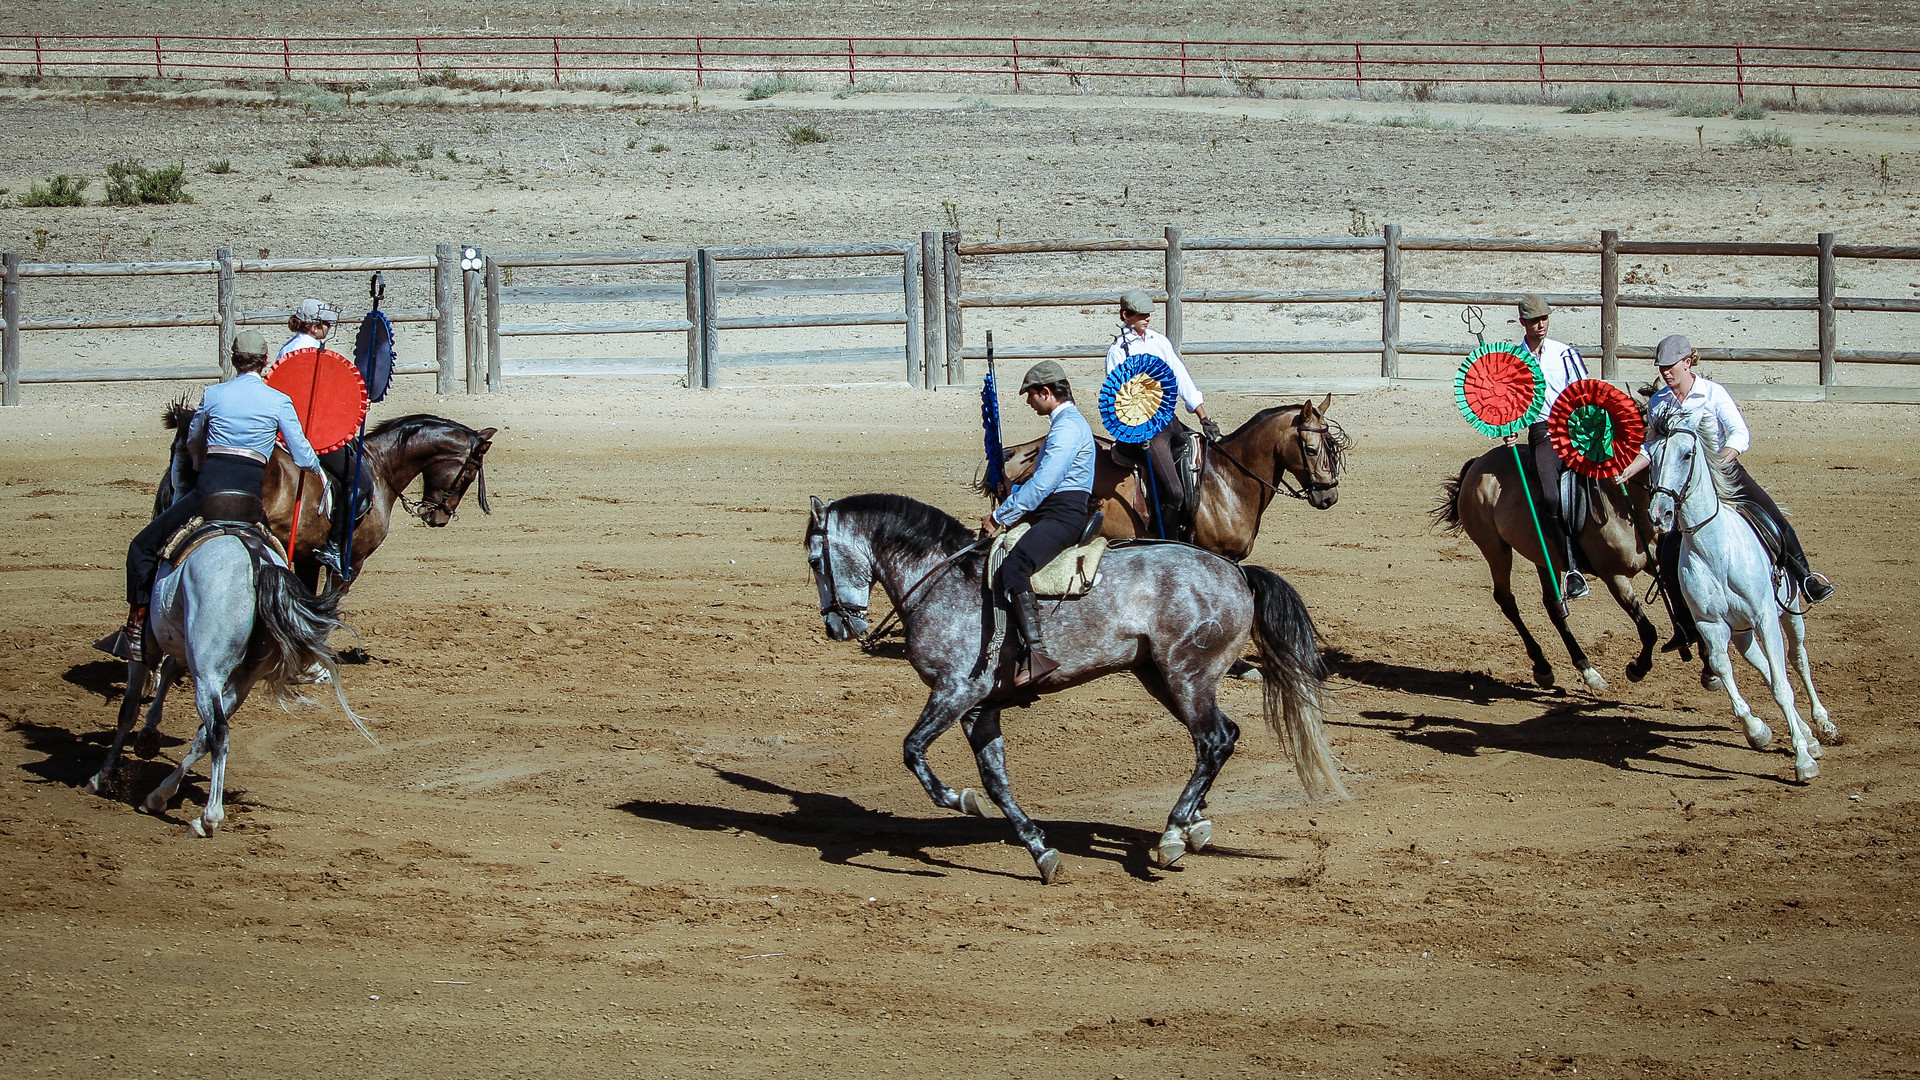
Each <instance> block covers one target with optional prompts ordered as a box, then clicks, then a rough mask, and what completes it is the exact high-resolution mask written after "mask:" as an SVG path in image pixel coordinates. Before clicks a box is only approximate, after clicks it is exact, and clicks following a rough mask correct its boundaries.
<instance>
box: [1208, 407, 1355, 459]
mask: <svg viewBox="0 0 1920 1080" xmlns="http://www.w3.org/2000/svg"><path fill="white" fill-rule="evenodd" d="M1305 408H1306V406H1304V405H1275V406H1274V407H1273V408H1271V409H1261V410H1260V411H1259V412H1257V413H1254V414H1253V415H1252V416H1250V417H1248V418H1247V422H1246V423H1244V424H1241V425H1240V426H1239V427H1237V428H1234V429H1233V433H1232V434H1230V435H1227V436H1226V437H1224V438H1222V439H1221V440H1220V441H1221V442H1227V441H1229V440H1232V439H1237V438H1239V437H1240V436H1241V435H1242V434H1244V433H1245V432H1247V431H1251V430H1252V429H1253V427H1254V426H1255V425H1256V424H1264V423H1266V422H1267V421H1269V420H1271V419H1273V418H1274V417H1275V416H1278V415H1279V414H1281V413H1284V412H1303V411H1304V410H1305ZM1320 423H1321V424H1322V425H1324V426H1325V427H1326V429H1327V434H1326V437H1325V438H1324V439H1322V440H1321V441H1320V444H1321V446H1322V447H1323V448H1325V450H1326V452H1327V464H1328V465H1329V466H1331V467H1332V469H1333V475H1335V476H1339V475H1340V474H1341V473H1344V472H1346V471H1347V451H1349V450H1351V449H1353V436H1351V435H1348V434H1347V431H1346V429H1345V428H1343V427H1341V426H1340V424H1339V422H1338V421H1336V420H1334V419H1333V418H1331V417H1329V416H1327V415H1326V414H1325V413H1321V414H1320Z"/></svg>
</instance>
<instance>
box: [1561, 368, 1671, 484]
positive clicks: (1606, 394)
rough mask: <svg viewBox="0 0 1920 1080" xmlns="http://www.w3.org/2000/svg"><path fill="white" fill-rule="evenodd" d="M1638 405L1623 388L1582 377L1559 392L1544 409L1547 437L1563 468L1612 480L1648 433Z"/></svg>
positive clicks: (1623, 467) (1629, 459) (1638, 448)
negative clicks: (1545, 409)
mask: <svg viewBox="0 0 1920 1080" xmlns="http://www.w3.org/2000/svg"><path fill="white" fill-rule="evenodd" d="M1646 430H1647V429H1646V421H1645V420H1644V419H1642V418H1641V416H1640V406H1639V405H1638V404H1637V403H1635V402H1634V400H1633V399H1632V398H1630V397H1628V396H1627V392H1626V391H1625V390H1622V389H1620V388H1619V387H1617V386H1615V385H1613V384H1612V383H1608V382H1602V381H1600V380H1599V379H1581V380H1580V381H1578V382H1576V383H1573V384H1572V385H1571V386H1568V387H1567V388H1566V389H1565V390H1563V391H1561V392H1560V396H1559V397H1558V398H1556V399H1555V400H1554V403H1553V411H1551V412H1550V413H1548V414H1547V437H1548V438H1550V439H1552V440H1553V448H1554V449H1555V450H1556V451H1558V452H1559V454H1560V460H1561V461H1564V462H1566V463H1567V468H1569V469H1572V470H1573V471H1574V472H1577V473H1579V474H1580V475H1581V476H1591V477H1594V478H1595V479H1598V480H1611V479H1613V478H1614V477H1616V476H1619V475H1620V473H1621V471H1622V470H1623V469H1625V468H1626V467H1627V465H1628V464H1630V463H1631V462H1632V461H1633V458H1634V455H1635V454H1637V453H1639V452H1640V443H1641V441H1642V440H1643V439H1645V438H1646Z"/></svg>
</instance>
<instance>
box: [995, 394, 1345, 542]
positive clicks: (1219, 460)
mask: <svg viewBox="0 0 1920 1080" xmlns="http://www.w3.org/2000/svg"><path fill="white" fill-rule="evenodd" d="M1331 408H1333V395H1332V394H1328V395H1327V396H1326V397H1325V398H1324V399H1323V400H1322V401H1321V402H1320V403H1319V404H1318V405H1316V404H1314V402H1313V400H1312V399H1308V400H1307V401H1304V402H1302V403H1300V404H1298V405H1287V406H1281V407H1278V408H1272V409H1263V410H1261V411H1260V412H1258V413H1255V414H1254V415H1253V417H1252V418H1251V419H1249V420H1248V421H1247V422H1246V423H1244V424H1241V425H1240V427H1239V428H1237V429H1236V430H1235V431H1234V432H1233V434H1231V435H1227V436H1225V437H1223V438H1222V439H1220V441H1219V442H1217V443H1213V444H1211V445H1207V444H1205V443H1203V444H1202V445H1203V446H1204V447H1205V449H1203V450H1202V451H1201V453H1202V461H1201V467H1200V484H1199V489H1198V492H1197V494H1198V505H1197V506H1196V507H1195V508H1194V515H1193V532H1192V535H1191V536H1190V537H1189V539H1190V540H1191V541H1192V543H1193V544H1194V545H1195V546H1197V547H1202V548H1205V549H1206V550H1208V551H1211V552H1213V553H1214V554H1216V555H1224V556H1225V557H1227V558H1229V559H1232V560H1233V561H1234V562H1239V561H1240V560H1242V559H1245V558H1246V557H1247V556H1248V555H1250V554H1252V553H1253V541H1254V538H1255V537H1256V536H1258V535H1259V532H1260V516H1261V515H1262V514H1264V513H1266V511H1267V506H1268V504H1270V503H1271V502H1273V498H1274V496H1276V495H1287V496H1289V497H1291V498H1295V499H1299V500H1301V501H1303V502H1305V503H1306V504H1307V505H1308V506H1311V507H1313V508H1314V509H1315V510H1325V509H1326V508H1327V507H1329V506H1332V505H1333V504H1334V503H1335V502H1336V501H1338V500H1339V498H1340V474H1341V472H1342V471H1343V470H1344V469H1345V466H1346V454H1347V451H1348V449H1350V448H1351V446H1352V441H1351V440H1350V439H1348V438H1347V434H1346V432H1344V431H1342V430H1340V425H1338V424H1336V423H1333V422H1331V421H1330V420H1328V419H1327V411H1328V410H1330V409H1331ZM1043 441H1044V440H1043V439H1035V440H1033V441H1032V442H1026V443H1021V444H1019V445H1018V446H1010V447H1007V449H1006V458H1007V468H1006V471H1007V479H1008V481H1009V482H1010V483H1020V482H1022V481H1024V480H1026V479H1027V478H1028V477H1029V476H1032V475H1033V469H1034V466H1035V465H1037V464H1038V463H1039V460H1040V444H1041V443H1042V442H1043ZM1094 441H1095V442H1096V443H1097V444H1098V447H1099V450H1098V454H1097V456H1096V457H1095V459H1094V472H1093V500H1092V503H1091V504H1090V505H1089V507H1088V510H1089V512H1091V511H1094V510H1099V511H1103V512H1104V513H1105V514H1106V517H1105V520H1104V521H1103V522H1102V524H1101V527H1100V531H1101V534H1102V535H1104V536H1105V537H1107V538H1108V539H1109V540H1125V539H1132V538H1135V537H1149V536H1153V535H1155V531H1154V529H1153V525H1152V521H1151V519H1150V517H1149V516H1148V511H1147V501H1148V500H1147V498H1146V497H1145V494H1144V493H1143V492H1141V491H1140V484H1139V481H1138V480H1137V479H1136V478H1135V476H1134V473H1133V469H1132V468H1131V467H1130V466H1128V465H1125V464H1123V463H1121V462H1120V461H1118V460H1117V459H1115V457H1114V456H1113V440H1112V439H1107V438H1097V439H1095V440H1094ZM1169 479H1171V478H1169ZM1001 494H1002V495H1003V496H1004V493H1001Z"/></svg>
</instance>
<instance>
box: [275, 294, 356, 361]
mask: <svg viewBox="0 0 1920 1080" xmlns="http://www.w3.org/2000/svg"><path fill="white" fill-rule="evenodd" d="M339 321H340V313H339V312H337V311H335V310H333V308H332V306H331V305H329V304H328V303H327V302H326V301H324V300H315V299H313V298H312V297H308V298H307V299H305V300H302V301H300V306H299V307H297V308H295V309H294V310H293V317H292V318H289V319H288V320H287V329H289V330H291V331H293V336H292V337H290V338H288V339H287V343H286V344H285V345H282V346H280V348H279V349H277V350H275V351H274V354H273V364H277V363H279V362H280V361H281V359H282V358H283V357H285V356H286V355H287V354H288V353H290V352H297V351H298V350H300V349H318V348H321V347H322V346H323V345H324V344H325V343H326V340H327V335H328V334H331V333H333V324H334V323H337V322H339ZM273 364H268V365H267V370H268V371H271V370H273Z"/></svg>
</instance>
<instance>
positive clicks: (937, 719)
mask: <svg viewBox="0 0 1920 1080" xmlns="http://www.w3.org/2000/svg"><path fill="white" fill-rule="evenodd" d="M963 713H964V714H965V715H966V716H967V717H969V724H970V723H971V718H972V717H973V716H975V715H977V714H978V713H979V707H978V706H975V707H974V708H972V709H968V708H967V707H966V706H964V705H958V704H956V703H955V702H954V701H953V700H952V699H951V698H942V697H941V696H940V695H939V694H933V695H930V696H929V697H928V698H927V706H926V708H924V709H922V710H920V719H919V720H918V721H916V722H915V723H914V725H913V730H911V731H909V732H907V737H906V740H905V741H904V743H903V744H902V757H903V758H904V759H905V760H906V765H907V769H908V771H910V772H912V773H913V775H914V776H915V777H917V778H918V779H919V781H920V786H921V787H923V788H926V789H927V797H928V798H930V799H932V800H933V804H934V805H935V806H943V807H945V808H947V809H948V810H958V811H960V812H962V813H966V814H972V815H973V816H975V817H986V816H987V808H986V807H985V806H984V805H982V804H981V801H980V793H979V792H977V791H975V790H973V789H972V788H967V789H966V790H965V791H958V792H956V791H954V790H953V789H952V788H950V787H948V786H947V785H946V783H945V782H944V781H942V780H941V779H940V778H939V777H938V776H936V775H934V772H933V769H932V767H931V766H929V765H928V764H927V748H928V747H930V746H932V745H933V741H934V740H935V739H938V738H939V737H940V736H941V735H943V734H945V733H946V731H947V729H948V728H950V727H952V726H953V722H954V721H955V720H958V719H960V717H961V715H962V714H963Z"/></svg>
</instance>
